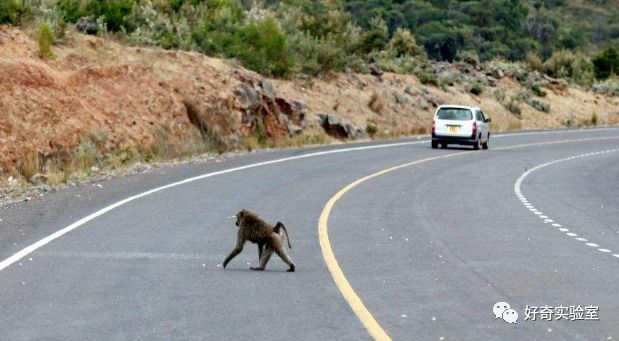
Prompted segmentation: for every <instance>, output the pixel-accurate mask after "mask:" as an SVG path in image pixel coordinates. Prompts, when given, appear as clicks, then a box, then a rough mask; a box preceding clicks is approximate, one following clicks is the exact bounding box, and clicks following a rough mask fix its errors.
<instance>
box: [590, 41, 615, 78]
mask: <svg viewBox="0 0 619 341" xmlns="http://www.w3.org/2000/svg"><path fill="white" fill-rule="evenodd" d="M593 65H594V66H595V77H596V78H597V79H606V78H608V77H610V76H612V75H615V74H616V73H617V71H619V54H618V53H617V50H615V49H614V48H613V47H609V48H607V49H606V50H604V52H602V53H600V54H599V55H597V56H596V57H595V58H593Z"/></svg>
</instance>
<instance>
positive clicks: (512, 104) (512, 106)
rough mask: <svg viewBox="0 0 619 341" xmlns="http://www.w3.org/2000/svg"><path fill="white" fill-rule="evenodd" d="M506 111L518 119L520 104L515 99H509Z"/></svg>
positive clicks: (520, 110) (520, 112)
mask: <svg viewBox="0 0 619 341" xmlns="http://www.w3.org/2000/svg"><path fill="white" fill-rule="evenodd" d="M507 110H509V112H511V113H512V114H514V115H516V117H518V118H520V117H521V116H522V109H521V108H520V102H519V101H518V99H517V98H515V97H512V98H510V100H509V102H508V103H507Z"/></svg>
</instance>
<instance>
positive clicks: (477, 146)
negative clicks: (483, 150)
mask: <svg viewBox="0 0 619 341" xmlns="http://www.w3.org/2000/svg"><path fill="white" fill-rule="evenodd" d="M479 147H481V136H480V137H478V138H477V141H475V144H474V145H473V149H475V150H479Z"/></svg>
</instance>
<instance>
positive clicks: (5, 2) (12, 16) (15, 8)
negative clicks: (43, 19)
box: [0, 0, 29, 25]
mask: <svg viewBox="0 0 619 341" xmlns="http://www.w3.org/2000/svg"><path fill="white" fill-rule="evenodd" d="M27 12H29V9H28V7H25V6H23V5H20V3H19V2H17V1H16V0H0V24H11V25H17V24H19V23H20V22H21V20H22V18H23V17H24V16H25V15H26V14H27Z"/></svg>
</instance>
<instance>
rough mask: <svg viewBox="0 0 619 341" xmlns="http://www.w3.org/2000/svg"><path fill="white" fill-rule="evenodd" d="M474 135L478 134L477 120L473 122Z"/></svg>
mask: <svg viewBox="0 0 619 341" xmlns="http://www.w3.org/2000/svg"><path fill="white" fill-rule="evenodd" d="M471 135H473V137H475V136H476V135H477V122H473V134H471Z"/></svg>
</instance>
